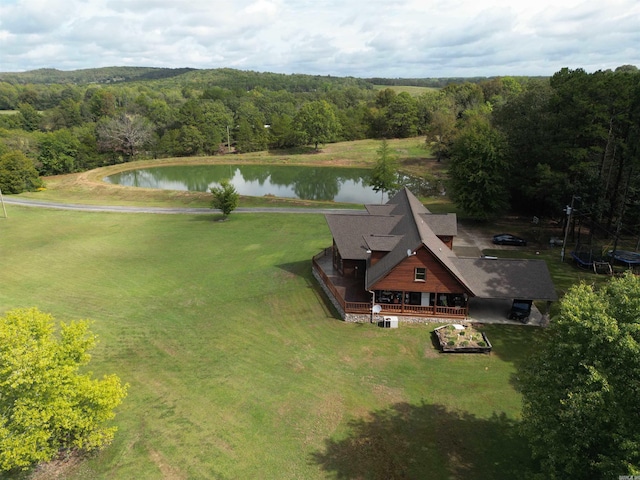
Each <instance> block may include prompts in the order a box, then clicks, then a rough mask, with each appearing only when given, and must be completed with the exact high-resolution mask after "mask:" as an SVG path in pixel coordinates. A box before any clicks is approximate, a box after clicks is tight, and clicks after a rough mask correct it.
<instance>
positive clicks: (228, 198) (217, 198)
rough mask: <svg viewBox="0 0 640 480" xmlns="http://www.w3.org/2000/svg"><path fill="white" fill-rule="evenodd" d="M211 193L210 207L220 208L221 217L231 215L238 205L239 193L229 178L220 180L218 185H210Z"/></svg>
mask: <svg viewBox="0 0 640 480" xmlns="http://www.w3.org/2000/svg"><path fill="white" fill-rule="evenodd" d="M211 193H212V195H213V200H212V201H211V208H217V209H218V210H220V211H221V212H222V215H223V218H226V217H228V216H229V215H231V212H233V211H234V210H235V209H236V207H237V206H238V201H239V198H240V195H238V192H237V191H236V188H235V187H234V186H233V185H232V184H231V182H230V181H229V180H222V181H221V182H220V186H219V187H212V188H211Z"/></svg>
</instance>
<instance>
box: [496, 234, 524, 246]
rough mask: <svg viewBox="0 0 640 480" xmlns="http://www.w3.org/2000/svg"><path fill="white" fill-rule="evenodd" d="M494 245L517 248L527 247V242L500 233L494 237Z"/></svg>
mask: <svg viewBox="0 0 640 480" xmlns="http://www.w3.org/2000/svg"><path fill="white" fill-rule="evenodd" d="M493 243H495V244H496V245H514V246H516V247H526V246H527V241H526V240H525V239H524V238H520V237H516V236H515V235H511V234H510V233H499V234H498V235H494V236H493Z"/></svg>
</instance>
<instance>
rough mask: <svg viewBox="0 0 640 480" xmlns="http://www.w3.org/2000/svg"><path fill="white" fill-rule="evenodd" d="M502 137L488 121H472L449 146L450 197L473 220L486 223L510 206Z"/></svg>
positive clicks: (507, 174)
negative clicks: (481, 220) (477, 219)
mask: <svg viewBox="0 0 640 480" xmlns="http://www.w3.org/2000/svg"><path fill="white" fill-rule="evenodd" d="M505 153H506V141H505V139H504V136H503V135H502V134H501V133H500V132H499V131H498V130H496V129H494V128H493V127H491V125H490V124H489V122H488V121H486V120H484V119H482V118H480V117H478V118H475V119H473V120H472V121H471V122H470V124H469V125H467V126H466V127H465V128H464V129H463V130H462V131H461V132H460V133H459V134H458V136H457V137H456V139H455V140H454V141H453V144H452V146H451V164H450V166H449V177H450V185H451V187H452V196H453V199H454V201H455V202H456V204H457V205H458V206H459V207H460V208H462V209H463V210H464V211H465V212H466V213H468V214H469V215H471V216H472V217H475V218H479V219H488V218H492V217H495V216H497V215H499V214H500V213H501V212H503V211H504V210H506V209H507V208H508V206H509V194H508V190H507V184H508V180H509V164H508V162H507V161H506V155H505Z"/></svg>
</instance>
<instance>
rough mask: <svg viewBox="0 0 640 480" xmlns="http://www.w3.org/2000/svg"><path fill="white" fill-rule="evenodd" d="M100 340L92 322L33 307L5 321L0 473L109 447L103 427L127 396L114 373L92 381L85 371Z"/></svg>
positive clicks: (0, 343) (1, 329)
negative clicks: (61, 319) (58, 320)
mask: <svg viewBox="0 0 640 480" xmlns="http://www.w3.org/2000/svg"><path fill="white" fill-rule="evenodd" d="M95 343H96V337H95V335H93V334H91V333H90V332H89V324H88V322H87V321H77V322H71V323H69V324H64V323H62V324H61V327H60V331H59V332H56V331H55V328H54V320H53V318H52V317H51V315H48V314H46V313H42V312H40V311H39V310H37V309H36V308H31V309H16V310H11V311H9V312H7V313H6V314H5V316H4V317H1V318H0V469H1V470H18V469H26V468H29V467H30V466H31V465H33V464H35V463H38V462H46V461H49V460H51V459H52V458H53V457H54V456H56V455H57V454H58V453H59V452H61V451H66V452H70V451H74V450H79V451H91V450H95V449H97V448H100V447H102V446H104V445H107V444H109V443H110V442H111V440H112V439H113V435H114V433H115V431H116V427H114V426H107V425H106V424H105V422H107V421H108V420H110V419H112V418H113V417H114V412H113V410H114V408H115V407H117V406H118V405H119V404H120V403H121V402H122V400H123V399H124V397H125V396H126V390H127V386H126V385H122V383H121V382H120V379H119V378H118V377H117V376H115V375H105V376H104V377H103V378H102V379H100V380H96V379H93V378H92V375H91V373H87V372H86V371H85V370H84V368H83V367H85V366H86V365H87V364H88V362H89V359H90V358H91V357H90V355H89V351H90V350H91V348H92V347H93V346H94V345H95Z"/></svg>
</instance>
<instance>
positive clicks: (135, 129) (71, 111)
mask: <svg viewBox="0 0 640 480" xmlns="http://www.w3.org/2000/svg"><path fill="white" fill-rule="evenodd" d="M21 75H25V76H24V77H22V76H21ZM83 78H84V79H86V83H74V81H76V82H77V81H79V79H83ZM149 78H151V79H149ZM51 79H58V80H59V83H45V81H46V80H51ZM35 80H38V81H37V82H35ZM414 80H415V79H414ZM471 80H472V81H467V80H465V81H459V82H452V83H448V84H446V85H445V86H444V87H443V88H439V89H436V88H432V89H425V90H424V91H423V92H422V93H421V94H419V95H410V94H409V93H406V92H402V93H397V92H396V91H395V90H394V89H393V88H384V87H377V88H374V85H373V84H372V83H370V82H368V81H366V80H362V79H355V78H349V77H347V78H339V77H330V76H312V75H283V74H272V73H258V72H241V71H237V70H232V69H217V70H189V71H184V70H170V69H147V68H133V67H126V68H124V69H120V68H119V67H118V68H116V67H114V68H112V69H93V70H87V71H77V72H59V71H57V70H53V71H51V70H42V71H36V72H26V73H25V74H0V110H2V109H4V110H12V111H15V112H17V113H15V114H12V115H9V114H5V115H0V155H8V154H11V155H12V156H11V162H9V163H11V164H12V165H13V166H11V165H9V166H6V165H5V163H7V162H0V172H5V173H4V174H0V179H2V178H6V177H7V175H9V176H10V177H11V178H12V181H11V182H10V184H9V183H7V181H6V180H2V183H0V188H2V189H3V191H6V192H7V193H10V192H17V191H18V190H20V188H22V189H25V188H27V189H28V188H37V186H38V181H37V180H31V181H24V182H22V181H21V177H20V175H18V174H16V173H15V170H16V168H17V167H16V166H15V164H16V163H19V164H21V165H22V164H25V165H26V164H27V163H28V162H24V159H23V158H22V157H21V156H20V155H22V156H24V157H26V158H27V159H28V160H30V161H31V163H32V165H33V169H32V170H30V173H29V175H33V171H34V170H35V172H36V173H37V175H41V176H42V175H55V174H63V173H71V172H76V171H81V170H87V169H91V168H95V167H98V166H103V165H109V164H114V163H119V162H126V161H129V160H131V159H133V158H161V157H168V156H194V155H215V154H218V153H223V152H224V153H227V152H229V151H235V152H252V151H260V150H266V149H291V148H299V147H303V146H309V147H313V148H316V149H317V148H319V146H320V145H322V144H326V143H329V142H334V141H349V140H359V139H364V138H379V139H382V138H406V137H414V136H424V137H425V139H426V147H428V148H429V149H430V152H431V154H432V155H433V157H434V158H435V159H436V160H437V161H442V162H447V163H446V164H447V166H448V171H449V176H450V186H449V191H450V192H451V194H452V196H453V198H454V200H455V201H456V202H457V203H458V204H459V206H460V207H461V208H462V209H463V210H464V211H466V212H467V213H468V214H469V215H471V216H474V217H479V218H491V217H494V216H497V215H500V214H502V213H503V212H505V211H514V212H517V213H522V214H527V215H536V216H539V217H540V216H548V217H556V218H560V217H562V216H563V213H562V212H563V208H564V207H565V206H566V205H568V204H569V203H570V202H571V200H572V199H575V198H577V199H579V200H578V201H577V203H576V206H578V207H579V211H581V212H584V213H585V214H586V213H588V214H589V215H590V217H591V218H593V219H594V221H597V222H598V223H599V224H601V225H602V227H603V229H604V230H607V231H612V230H616V229H617V228H627V229H635V228H637V226H638V224H639V223H640V207H639V206H638V205H639V204H640V198H638V196H639V194H640V192H639V188H640V184H639V180H640V178H639V176H640V168H638V155H639V153H638V151H639V148H638V138H639V135H638V129H639V127H638V125H640V106H639V105H640V100H639V99H640V86H639V82H640V75H639V74H638V69H637V68H636V67H634V66H630V65H625V66H621V67H618V68H617V69H615V70H614V71H612V70H606V71H597V72H594V73H587V72H585V71H584V70H582V69H576V70H569V69H562V70H560V71H559V72H557V73H556V74H554V75H553V76H552V77H550V78H527V77H495V78H485V79H471ZM399 81H400V80H398V81H396V82H395V83H398V82H399ZM30 82H35V83H30ZM96 82H97V83H96ZM390 82H391V80H387V81H385V82H381V83H390ZM404 83H406V82H404ZM410 83H411V82H410ZM412 83H414V84H415V83H416V81H412ZM16 152H19V153H20V155H18V156H17V157H16V155H17V153H16ZM7 172H9V173H7ZM21 182H22V183H21Z"/></svg>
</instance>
